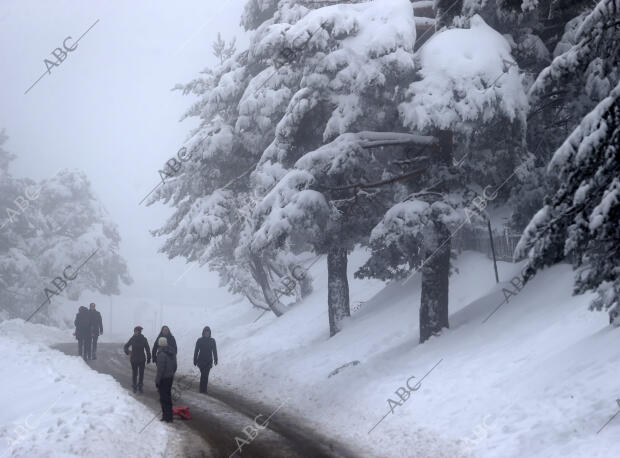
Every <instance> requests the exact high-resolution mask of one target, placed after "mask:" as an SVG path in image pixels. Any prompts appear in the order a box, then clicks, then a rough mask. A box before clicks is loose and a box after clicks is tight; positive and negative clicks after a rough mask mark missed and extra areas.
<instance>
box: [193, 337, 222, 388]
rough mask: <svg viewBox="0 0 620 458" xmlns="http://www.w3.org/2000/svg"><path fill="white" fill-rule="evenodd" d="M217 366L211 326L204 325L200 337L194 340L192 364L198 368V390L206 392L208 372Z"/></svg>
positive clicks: (215, 347)
mask: <svg viewBox="0 0 620 458" xmlns="http://www.w3.org/2000/svg"><path fill="white" fill-rule="evenodd" d="M213 364H215V365H216V366H217V346H216V345H215V339H214V338H213V337H211V328H210V327H209V326H205V327H204V329H203V330H202V337H200V338H199V339H198V340H197V341H196V348H195V349H194V366H198V368H199V369H200V392H201V393H204V394H207V384H208V383H209V372H210V371H211V368H212V367H213Z"/></svg>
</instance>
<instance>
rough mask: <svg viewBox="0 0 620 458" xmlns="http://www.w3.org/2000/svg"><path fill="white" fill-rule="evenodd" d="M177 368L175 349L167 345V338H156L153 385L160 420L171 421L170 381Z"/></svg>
mask: <svg viewBox="0 0 620 458" xmlns="http://www.w3.org/2000/svg"><path fill="white" fill-rule="evenodd" d="M176 370H177V356H176V351H175V349H173V348H172V347H171V346H169V345H168V339H166V338H165V337H160V338H159V339H157V376H156V377H155V386H156V387H157V389H158V390H159V402H160V403H161V420H162V421H165V422H167V423H172V382H173V381H174V373H175V372H176Z"/></svg>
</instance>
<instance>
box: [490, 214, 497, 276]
mask: <svg viewBox="0 0 620 458" xmlns="http://www.w3.org/2000/svg"><path fill="white" fill-rule="evenodd" d="M487 227H488V228H489V240H490V242H491V253H492V254H493V268H494V269H495V283H499V275H498V274H497V259H495V244H494V243H493V231H491V219H490V218H489V217H488V216H487Z"/></svg>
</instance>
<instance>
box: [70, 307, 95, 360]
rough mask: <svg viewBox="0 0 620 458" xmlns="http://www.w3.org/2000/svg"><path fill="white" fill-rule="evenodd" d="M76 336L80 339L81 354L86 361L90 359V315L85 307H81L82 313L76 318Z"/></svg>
mask: <svg viewBox="0 0 620 458" xmlns="http://www.w3.org/2000/svg"><path fill="white" fill-rule="evenodd" d="M74 324H75V336H76V337H77V339H78V347H79V349H80V351H79V353H80V355H81V356H82V358H84V361H88V360H89V359H90V336H91V333H90V313H89V311H88V309H87V308H86V307H84V306H81V307H80V311H79V312H78V313H77V315H76V316H75V322H74Z"/></svg>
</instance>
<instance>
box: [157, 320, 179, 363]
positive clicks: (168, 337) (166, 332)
mask: <svg viewBox="0 0 620 458" xmlns="http://www.w3.org/2000/svg"><path fill="white" fill-rule="evenodd" d="M160 337H165V338H166V341H167V342H168V347H170V348H171V349H174V354H175V355H176V354H177V341H176V340H175V339H174V336H173V335H172V333H171V332H170V328H169V327H168V326H166V325H164V326H162V327H161V331H159V335H158V336H157V338H156V339H155V343H154V344H153V363H154V364H157V350H158V349H159V346H158V344H159V338H160Z"/></svg>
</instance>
